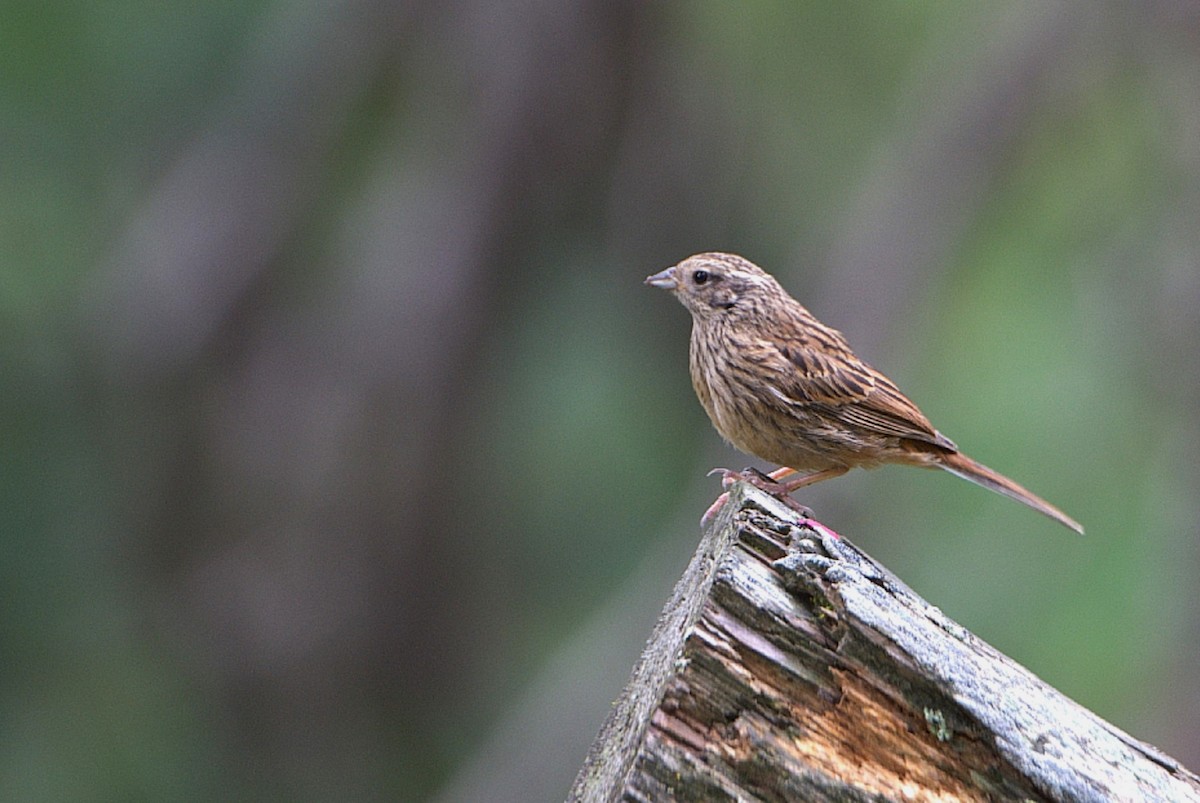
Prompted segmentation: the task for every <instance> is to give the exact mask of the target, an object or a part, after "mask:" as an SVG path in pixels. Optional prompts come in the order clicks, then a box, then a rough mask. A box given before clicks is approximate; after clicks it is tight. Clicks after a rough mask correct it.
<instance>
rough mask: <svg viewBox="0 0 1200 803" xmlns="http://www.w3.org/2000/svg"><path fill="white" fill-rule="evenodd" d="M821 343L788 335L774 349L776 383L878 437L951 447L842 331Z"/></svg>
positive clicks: (800, 401)
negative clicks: (855, 352) (779, 367)
mask: <svg viewBox="0 0 1200 803" xmlns="http://www.w3.org/2000/svg"><path fill="white" fill-rule="evenodd" d="M821 335H823V336H824V337H823V338H822V340H821V341H816V340H809V339H807V338H800V337H797V338H791V339H789V340H788V341H786V342H781V343H780V344H779V345H778V346H777V348H778V353H779V355H780V356H781V357H782V358H783V360H782V361H783V362H784V363H785V365H786V368H784V369H783V370H782V371H781V374H780V376H779V379H778V382H779V387H780V390H781V391H782V393H783V394H784V395H785V396H786V397H788V398H789V399H791V400H792V401H793V402H794V403H796V404H800V405H811V406H812V407H813V408H816V409H820V408H825V409H830V410H836V411H837V415H838V418H839V419H840V420H841V421H843V422H845V423H848V424H852V425H854V426H859V427H862V428H863V429H866V430H869V431H871V432H874V433H878V434H881V435H890V436H894V437H899V438H911V439H913V440H918V441H923V442H926V443H931V444H934V445H936V446H940V447H942V448H945V449H956V448H957V447H956V446H955V445H954V443H953V442H952V441H950V440H949V439H948V438H946V437H945V436H944V435H942V434H941V433H939V432H938V431H937V430H935V429H934V428H933V425H932V424H930V423H929V419H927V418H926V417H925V415H924V414H923V413H922V412H921V411H920V410H919V409H918V408H917V406H916V405H915V404H913V403H912V402H911V401H910V400H909V399H908V397H907V396H905V395H904V394H903V393H901V392H900V390H899V388H897V387H896V385H895V384H894V383H893V382H892V381H891V380H890V379H888V378H887V377H886V376H884V375H883V374H881V373H879V372H878V371H876V370H875V369H874V368H872V367H871V366H869V365H867V364H866V363H864V362H862V361H861V360H859V359H858V358H857V357H855V356H854V355H853V353H852V352H851V351H850V350H849V347H848V346H847V345H846V343H845V340H844V339H843V338H842V336H841V334H840V333H838V332H835V331H833V330H828V329H826V330H825V331H824V332H821Z"/></svg>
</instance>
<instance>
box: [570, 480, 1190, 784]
mask: <svg viewBox="0 0 1200 803" xmlns="http://www.w3.org/2000/svg"><path fill="white" fill-rule="evenodd" d="M743 684H744V687H743ZM715 708H720V709H721V710H719V711H717V710H715ZM758 708H762V709H764V710H766V714H767V715H764V713H763V711H759V710H755V709H758ZM885 721H886V724H882V725H881V724H880V723H883V722H885ZM872 728H875V729H876V730H872ZM889 739H890V740H891V741H890V742H889V741H888V740H889ZM855 740H859V741H861V742H862V744H855ZM872 762H878V763H877V764H873V763H872ZM764 784H766V785H765V786H764ZM901 787H903V788H901ZM914 790H915V791H916V792H919V793H921V794H923V795H925V796H927V797H929V798H930V799H935V798H947V799H979V800H985V799H1033V800H1036V799H1045V800H1071V801H1092V800H1095V801H1101V800H1103V801H1109V800H1170V801H1200V778H1198V777H1197V776H1196V775H1195V774H1193V773H1191V772H1190V771H1188V770H1187V769H1185V768H1184V767H1183V766H1182V765H1180V764H1179V763H1178V762H1177V761H1175V760H1174V759H1172V758H1170V757H1168V756H1166V755H1164V754H1163V753H1161V752H1160V751H1158V750H1157V749H1156V748H1154V747H1152V746H1150V745H1147V744H1145V743H1143V742H1140V741H1138V740H1136V739H1134V738H1133V737H1131V736H1129V735H1128V734H1126V733H1124V732H1123V731H1121V730H1120V729H1118V728H1116V727H1115V726H1113V725H1111V724H1109V723H1107V722H1105V721H1104V720H1102V719H1100V718H1099V717H1097V716H1096V715H1095V714H1092V713H1091V712H1090V711H1088V710H1087V709H1084V708H1082V707H1081V706H1079V705H1078V704H1076V703H1074V702H1073V701H1071V700H1069V699H1068V698H1066V697H1065V696H1064V695H1062V694H1061V693H1060V692H1058V691H1057V690H1055V689H1053V688H1052V687H1050V686H1049V685H1047V684H1045V683H1044V682H1042V681H1041V680H1040V679H1038V678H1037V677H1036V676H1034V675H1033V674H1032V673H1031V672H1029V671H1028V670H1026V669H1025V668H1024V667H1021V666H1020V665H1018V664H1016V663H1015V662H1014V661H1012V660H1011V659H1009V658H1007V657H1006V656H1004V655H1002V654H1001V653H999V652H998V651H997V650H995V649H994V648H992V647H990V646H989V645H987V644H986V643H985V642H983V641H982V640H981V639H979V638H977V637H976V636H974V635H973V634H971V633H970V632H968V631H967V630H966V629H965V628H963V627H961V626H960V625H958V624H956V623H955V622H953V621H951V620H950V619H949V618H948V617H946V616H945V615H944V614H942V613H941V611H939V610H938V609H937V608H936V607H934V606H932V605H930V604H928V603H927V602H925V601H924V600H923V599H921V598H920V597H919V596H917V595H916V594H915V593H914V592H913V591H912V590H911V589H909V588H908V587H907V586H906V585H904V583H902V582H901V581H900V580H898V579H897V578H896V577H895V576H894V575H892V574H891V573H890V572H888V571H887V570H886V569H885V568H883V567H882V566H881V565H879V564H878V563H877V562H876V561H874V560H873V559H872V558H870V557H869V556H867V555H866V554H865V553H863V552H862V551H860V550H859V549H857V548H856V547H854V546H853V545H852V544H850V543H849V542H848V541H846V540H845V539H842V538H839V537H838V536H837V535H835V534H833V533H832V532H831V531H829V530H827V529H826V528H824V527H823V526H822V525H820V524H819V523H818V522H813V521H809V520H800V519H798V518H797V517H796V514H795V513H793V512H792V511H790V510H789V509H787V508H786V507H784V506H783V505H782V504H780V503H779V502H778V501H776V500H774V499H772V498H771V497H769V496H767V495H765V494H763V493H762V492H760V491H758V490H757V489H754V488H752V487H750V486H748V485H746V484H744V483H738V484H736V485H735V486H734V487H733V488H732V489H731V493H730V500H729V502H728V504H726V505H725V507H724V508H723V509H722V511H721V513H720V514H719V515H718V516H717V517H716V519H715V520H714V521H713V522H711V524H710V526H709V527H708V528H707V529H706V530H705V532H704V534H703V537H702V540H701V543H700V546H699V548H698V549H697V552H696V554H695V555H694V556H693V558H692V561H691V562H690V563H689V565H688V567H687V569H686V570H685V572H684V575H683V577H682V578H681V579H680V581H679V582H678V583H677V584H676V586H675V589H674V591H673V593H672V595H671V598H670V600H669V601H668V603H667V605H666V607H665V608H664V609H663V613H662V615H661V616H660V618H659V621H658V623H657V624H656V626H655V628H654V631H653V633H652V635H651V637H650V640H649V641H648V643H647V646H646V648H645V650H644V651H643V653H642V656H641V658H640V659H639V661H638V663H637V665H636V666H635V667H634V670H633V674H632V676H631V678H630V681H629V683H628V684H627V685H626V687H625V689H624V691H623V692H622V694H621V696H620V697H619V698H618V700H617V701H616V702H615V703H614V705H613V708H612V710H611V711H610V713H609V716H608V718H607V719H606V721H605V723H604V725H603V726H602V728H601V730H600V733H599V735H598V736H597V738H596V740H595V742H594V743H593V745H592V748H591V750H590V751H589V753H588V756H587V759H586V760H585V762H584V765H583V767H582V768H581V769H580V771H579V774H578V776H577V777H576V780H575V784H574V786H573V787H572V789H571V792H570V795H569V797H568V800H569V801H611V800H618V799H622V798H624V799H628V800H643V799H646V800H650V799H656V798H657V797H661V796H663V795H668V796H670V797H671V798H672V799H678V800H689V799H695V800H701V799H719V798H728V799H739V798H754V797H757V796H760V795H774V796H777V795H783V796H784V797H785V798H789V799H811V800H825V799H848V798H846V797H845V796H846V795H852V796H855V797H851V798H849V799H857V796H865V797H868V798H870V799H884V800H886V799H890V798H891V797H893V796H895V797H896V798H897V799H898V798H900V797H911V795H912V794H914Z"/></svg>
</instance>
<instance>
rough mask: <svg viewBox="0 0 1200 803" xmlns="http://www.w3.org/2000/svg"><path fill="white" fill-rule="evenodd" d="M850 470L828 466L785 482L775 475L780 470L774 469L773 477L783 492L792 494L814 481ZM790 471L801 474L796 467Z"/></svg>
mask: <svg viewBox="0 0 1200 803" xmlns="http://www.w3.org/2000/svg"><path fill="white" fill-rule="evenodd" d="M781 470H782V469H781ZM849 470H850V469H848V468H845V467H838V468H826V469H822V470H821V471H814V472H813V473H812V474H805V475H804V476H801V477H796V478H795V479H794V480H788V481H787V482H783V483H780V482H779V479H780V478H779V477H776V476H775V475H776V474H777V473H778V472H776V471H772V472H771V478H772V479H774V480H775V481H776V483H778V485H779V488H780V490H781V492H782V493H785V494H790V493H791V492H792V491H795V490H798V489H800V488H807V487H808V486H809V485H813V484H814V483H818V482H821V481H822V480H831V479H833V478H834V477H840V476H842V475H843V474H845V473H846V472H847V471H849ZM789 471H790V474H799V473H800V472H798V471H796V470H794V469H790V470H789ZM782 476H783V477H787V476H789V474H783V475H782Z"/></svg>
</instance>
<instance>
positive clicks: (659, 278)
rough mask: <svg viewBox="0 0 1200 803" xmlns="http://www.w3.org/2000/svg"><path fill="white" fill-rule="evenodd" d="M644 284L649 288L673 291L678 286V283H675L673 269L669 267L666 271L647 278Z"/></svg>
mask: <svg viewBox="0 0 1200 803" xmlns="http://www.w3.org/2000/svg"><path fill="white" fill-rule="evenodd" d="M646 284H648V285H650V286H651V287H659V288H661V289H663V290H674V289H675V288H676V287H678V286H679V283H678V282H677V281H675V268H674V267H670V268H667V269H666V270H660V271H659V272H658V273H656V274H654V275H653V276H647V277H646Z"/></svg>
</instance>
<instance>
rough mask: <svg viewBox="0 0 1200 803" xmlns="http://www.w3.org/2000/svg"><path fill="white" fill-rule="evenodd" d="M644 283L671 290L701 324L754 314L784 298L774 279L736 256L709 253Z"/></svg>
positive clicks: (689, 259) (697, 255)
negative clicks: (771, 301)
mask: <svg viewBox="0 0 1200 803" xmlns="http://www.w3.org/2000/svg"><path fill="white" fill-rule="evenodd" d="M646 284H648V285H650V286H652V287H659V288H662V289H663V290H670V291H671V292H672V293H673V294H674V295H675V297H676V298H678V299H679V302H680V303H681V304H683V306H685V307H687V309H688V312H690V313H692V317H694V318H696V319H697V320H700V321H707V320H714V319H719V318H721V317H728V318H740V317H743V316H746V315H753V314H755V313H756V312H759V311H761V310H762V309H763V308H765V307H766V306H767V302H768V301H769V300H770V299H771V298H773V297H778V296H779V295H783V296H785V297H786V293H784V291H783V289H782V288H781V287H780V286H779V283H778V282H776V281H775V279H774V278H773V277H772V276H771V275H770V274H768V273H767V272H766V271H764V270H763V269H762V268H760V267H758V265H755V264H754V263H753V262H751V261H750V260H748V259H744V258H743V257H740V256H738V255H737V254H723V253H720V252H717V251H710V252H708V253H704V254H696V255H695V256H690V257H688V258H687V259H685V260H683V261H682V262H680V263H679V264H678V265H675V266H673V267H670V268H667V269H666V270H664V271H659V272H658V273H656V274H654V275H653V276H648V277H647V278H646Z"/></svg>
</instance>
